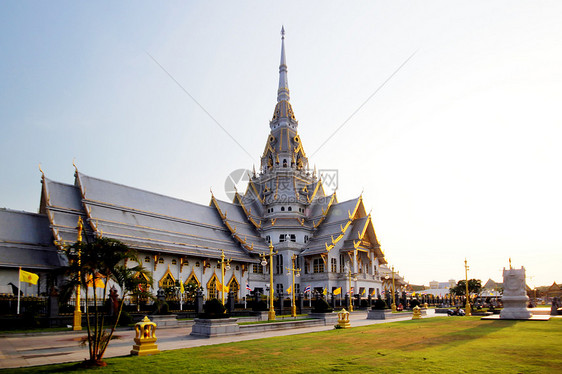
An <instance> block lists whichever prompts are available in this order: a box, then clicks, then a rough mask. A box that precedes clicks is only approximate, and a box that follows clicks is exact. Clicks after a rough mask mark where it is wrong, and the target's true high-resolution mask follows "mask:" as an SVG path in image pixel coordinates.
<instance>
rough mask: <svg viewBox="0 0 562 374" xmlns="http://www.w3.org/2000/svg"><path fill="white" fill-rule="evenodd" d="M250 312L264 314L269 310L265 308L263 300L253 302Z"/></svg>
mask: <svg viewBox="0 0 562 374" xmlns="http://www.w3.org/2000/svg"><path fill="white" fill-rule="evenodd" d="M252 310H253V311H254V312H265V311H267V310H269V308H268V307H267V303H266V302H265V301H263V300H260V301H255V302H254V304H253V306H252Z"/></svg>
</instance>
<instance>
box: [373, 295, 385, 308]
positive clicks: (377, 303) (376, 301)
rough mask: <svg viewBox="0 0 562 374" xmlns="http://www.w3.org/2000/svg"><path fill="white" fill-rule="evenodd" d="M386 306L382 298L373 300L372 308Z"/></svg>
mask: <svg viewBox="0 0 562 374" xmlns="http://www.w3.org/2000/svg"><path fill="white" fill-rule="evenodd" d="M386 308H387V306H386V303H385V302H384V300H383V299H381V298H380V297H379V298H378V299H377V300H375V306H373V310H384V309H386Z"/></svg>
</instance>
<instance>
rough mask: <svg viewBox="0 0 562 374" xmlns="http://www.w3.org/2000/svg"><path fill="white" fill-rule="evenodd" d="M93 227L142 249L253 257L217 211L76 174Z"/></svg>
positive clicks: (237, 258)
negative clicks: (233, 236) (241, 245)
mask: <svg viewBox="0 0 562 374" xmlns="http://www.w3.org/2000/svg"><path fill="white" fill-rule="evenodd" d="M76 178H77V180H76V184H77V185H78V186H79V188H80V191H81V194H82V201H83V204H84V207H85V210H86V213H87V216H88V219H89V222H90V224H91V225H92V227H93V228H94V229H95V230H96V231H97V232H98V234H102V235H103V236H104V237H110V238H114V239H118V240H121V241H123V242H124V243H126V244H128V245H130V246H131V247H133V248H136V249H138V250H146V251H153V252H160V253H170V254H176V255H194V256H201V257H209V258H220V255H221V250H224V253H225V255H226V256H228V257H229V258H232V259H234V260H239V261H248V260H250V256H249V255H248V254H247V251H246V250H244V249H242V248H241V247H240V246H239V245H238V244H237V243H236V242H235V241H234V240H232V237H231V233H230V232H229V231H228V229H227V228H226V227H225V226H224V225H223V222H222V220H221V217H220V216H219V214H218V213H217V212H216V210H215V209H214V208H213V207H210V206H205V205H200V204H196V203H192V202H188V201H184V200H180V199H176V198H172V197H168V196H163V195H160V194H156V193H152V192H148V191H144V190H140V189H137V188H132V187H128V186H124V185H121V184H117V183H113V182H109V181H105V180H101V179H97V178H93V177H89V176H87V175H84V174H82V173H77V176H76Z"/></svg>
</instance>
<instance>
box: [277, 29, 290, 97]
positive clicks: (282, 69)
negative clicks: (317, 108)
mask: <svg viewBox="0 0 562 374" xmlns="http://www.w3.org/2000/svg"><path fill="white" fill-rule="evenodd" d="M282 100H286V101H289V81H288V80H287V62H286V60H285V28H284V27H283V26H281V62H280V63H279V89H278V90H277V102H279V101H282Z"/></svg>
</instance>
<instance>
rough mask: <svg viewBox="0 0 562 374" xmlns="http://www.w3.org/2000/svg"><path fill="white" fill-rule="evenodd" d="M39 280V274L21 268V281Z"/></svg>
mask: <svg viewBox="0 0 562 374" xmlns="http://www.w3.org/2000/svg"><path fill="white" fill-rule="evenodd" d="M38 280H39V275H37V274H35V273H30V272H29V271H25V270H21V268H20V281H22V282H27V283H31V284H37V281H38Z"/></svg>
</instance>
